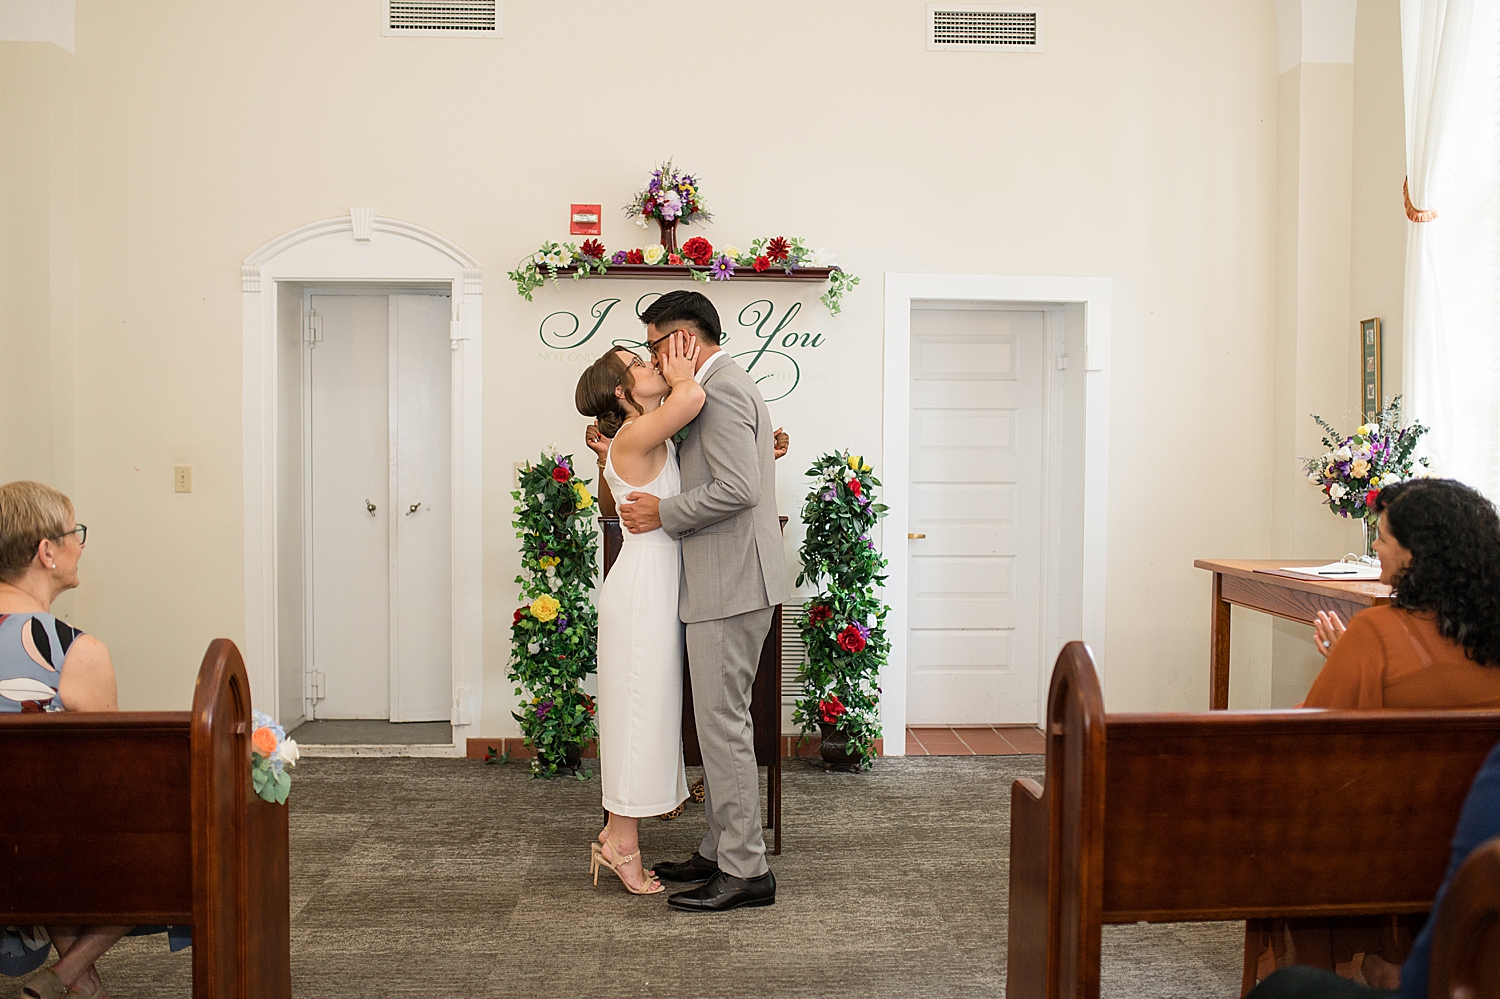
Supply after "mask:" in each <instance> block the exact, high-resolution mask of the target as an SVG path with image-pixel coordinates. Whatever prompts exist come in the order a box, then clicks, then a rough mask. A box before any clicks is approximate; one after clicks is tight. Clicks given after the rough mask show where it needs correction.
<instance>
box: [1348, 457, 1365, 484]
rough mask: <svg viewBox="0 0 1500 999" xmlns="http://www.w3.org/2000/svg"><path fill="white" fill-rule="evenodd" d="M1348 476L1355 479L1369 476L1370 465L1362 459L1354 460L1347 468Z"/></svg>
mask: <svg viewBox="0 0 1500 999" xmlns="http://www.w3.org/2000/svg"><path fill="white" fill-rule="evenodd" d="M1349 474H1350V475H1352V476H1353V477H1354V478H1356V479H1362V478H1364V477H1365V476H1366V475H1369V474H1370V463H1369V462H1368V461H1365V460H1364V459H1363V458H1355V459H1354V463H1353V464H1351V465H1350V466H1349Z"/></svg>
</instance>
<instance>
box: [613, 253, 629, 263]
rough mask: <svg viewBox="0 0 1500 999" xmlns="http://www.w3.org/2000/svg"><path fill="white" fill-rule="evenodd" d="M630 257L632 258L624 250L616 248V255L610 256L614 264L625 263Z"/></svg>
mask: <svg viewBox="0 0 1500 999" xmlns="http://www.w3.org/2000/svg"><path fill="white" fill-rule="evenodd" d="M628 259H630V256H629V254H627V253H626V252H625V251H624V250H616V251H615V255H614V256H612V257H610V258H609V262H610V263H612V264H623V263H624V262H625V261H626V260H628Z"/></svg>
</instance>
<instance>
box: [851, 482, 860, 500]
mask: <svg viewBox="0 0 1500 999" xmlns="http://www.w3.org/2000/svg"><path fill="white" fill-rule="evenodd" d="M849 491H850V492H851V493H853V494H854V495H856V496H858V495H859V494H860V493H859V480H858V479H850V480H849Z"/></svg>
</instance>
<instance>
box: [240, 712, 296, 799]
mask: <svg viewBox="0 0 1500 999" xmlns="http://www.w3.org/2000/svg"><path fill="white" fill-rule="evenodd" d="M250 726H251V731H250V787H251V789H252V790H254V791H255V793H256V794H257V795H259V796H260V797H261V798H262V799H263V800H265V801H269V802H272V803H273V804H277V805H284V804H286V796H287V795H288V794H290V793H291V790H292V775H291V774H289V773H287V772H286V768H287V767H295V766H296V765H297V760H298V758H299V757H300V756H301V755H302V754H301V752H300V751H299V750H298V749H297V741H296V740H295V739H288V738H287V737H286V729H284V728H282V727H281V726H280V725H278V724H276V722H274V721H272V720H271V716H270V715H268V714H266V713H265V712H263V711H251V712H250Z"/></svg>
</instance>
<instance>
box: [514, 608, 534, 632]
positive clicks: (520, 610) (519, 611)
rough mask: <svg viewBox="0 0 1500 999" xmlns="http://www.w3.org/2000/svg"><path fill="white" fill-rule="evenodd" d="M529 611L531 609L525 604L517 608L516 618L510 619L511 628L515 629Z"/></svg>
mask: <svg viewBox="0 0 1500 999" xmlns="http://www.w3.org/2000/svg"><path fill="white" fill-rule="evenodd" d="M530 610H531V608H530V607H529V606H528V605H526V604H522V605H521V606H519V607H517V608H516V616H515V617H513V618H511V619H510V624H511V627H515V626H516V625H518V624H520V623H521V618H523V617H525V616H526V614H527V612H529V611H530Z"/></svg>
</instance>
